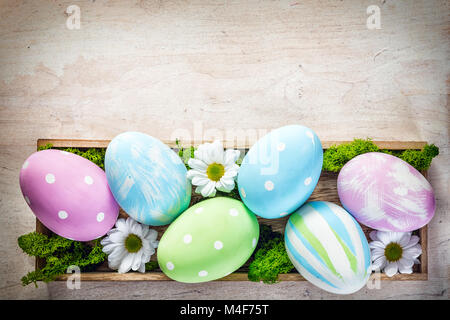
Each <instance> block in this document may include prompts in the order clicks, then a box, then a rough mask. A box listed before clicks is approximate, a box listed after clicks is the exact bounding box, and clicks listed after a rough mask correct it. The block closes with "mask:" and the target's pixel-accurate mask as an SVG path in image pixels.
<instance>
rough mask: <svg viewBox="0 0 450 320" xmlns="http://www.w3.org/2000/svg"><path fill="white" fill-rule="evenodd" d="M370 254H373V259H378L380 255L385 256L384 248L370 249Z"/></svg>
mask: <svg viewBox="0 0 450 320" xmlns="http://www.w3.org/2000/svg"><path fill="white" fill-rule="evenodd" d="M370 254H371V255H372V260H375V259H377V258H378V257H381V256H383V257H384V256H385V255H384V248H374V249H371V250H370Z"/></svg>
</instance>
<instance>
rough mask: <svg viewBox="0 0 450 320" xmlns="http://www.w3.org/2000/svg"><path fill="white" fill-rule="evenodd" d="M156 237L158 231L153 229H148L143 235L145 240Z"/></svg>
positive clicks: (152, 239)
mask: <svg viewBox="0 0 450 320" xmlns="http://www.w3.org/2000/svg"><path fill="white" fill-rule="evenodd" d="M157 237H158V231H156V230H154V229H149V232H148V233H147V235H146V236H145V240H147V241H154V240H156V238H157Z"/></svg>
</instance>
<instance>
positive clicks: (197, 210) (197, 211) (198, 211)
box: [194, 207, 204, 213]
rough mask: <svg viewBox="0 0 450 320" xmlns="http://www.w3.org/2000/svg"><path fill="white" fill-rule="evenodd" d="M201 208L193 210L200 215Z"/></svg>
mask: <svg viewBox="0 0 450 320" xmlns="http://www.w3.org/2000/svg"><path fill="white" fill-rule="evenodd" d="M203 210H204V209H203V207H200V208H197V209H195V211H194V212H195V213H202V212H203Z"/></svg>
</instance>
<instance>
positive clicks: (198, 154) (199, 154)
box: [194, 143, 212, 165]
mask: <svg viewBox="0 0 450 320" xmlns="http://www.w3.org/2000/svg"><path fill="white" fill-rule="evenodd" d="M209 145H210V143H204V144H202V145H199V146H198V148H197V150H195V151H194V157H195V158H196V159H198V160H201V161H203V162H204V163H206V165H209V164H211V163H212V162H211V159H210V158H209V155H208V148H209Z"/></svg>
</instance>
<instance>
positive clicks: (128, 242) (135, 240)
mask: <svg viewBox="0 0 450 320" xmlns="http://www.w3.org/2000/svg"><path fill="white" fill-rule="evenodd" d="M125 248H126V249H127V251H128V252H130V253H133V252H138V251H139V250H140V249H141V248H142V240H141V238H139V237H138V236H137V235H135V234H132V233H130V234H129V235H128V237H127V238H126V239H125Z"/></svg>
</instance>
